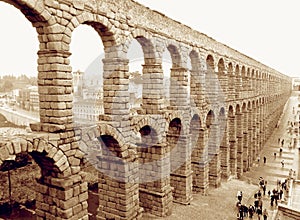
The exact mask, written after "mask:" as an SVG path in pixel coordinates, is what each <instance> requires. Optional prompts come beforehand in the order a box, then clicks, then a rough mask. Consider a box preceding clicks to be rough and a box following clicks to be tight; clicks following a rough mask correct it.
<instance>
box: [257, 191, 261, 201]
mask: <svg viewBox="0 0 300 220" xmlns="http://www.w3.org/2000/svg"><path fill="white" fill-rule="evenodd" d="M257 197H258V199H260V198H261V192H260V190H258V192H257Z"/></svg>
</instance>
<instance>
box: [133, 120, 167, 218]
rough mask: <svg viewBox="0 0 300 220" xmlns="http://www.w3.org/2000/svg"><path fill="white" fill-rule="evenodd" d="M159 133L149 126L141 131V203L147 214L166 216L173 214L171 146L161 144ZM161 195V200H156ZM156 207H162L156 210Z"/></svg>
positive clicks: (139, 151) (145, 126)
mask: <svg viewBox="0 0 300 220" xmlns="http://www.w3.org/2000/svg"><path fill="white" fill-rule="evenodd" d="M158 132H159V131H157V130H155V129H154V128H153V127H151V126H149V125H147V124H146V125H144V126H143V127H141V128H140V129H139V133H140V135H141V143H137V152H138V155H139V157H138V161H139V201H140V205H141V207H143V208H144V210H145V212H149V213H152V214H155V215H158V216H166V215H168V214H170V212H171V204H170V203H166V201H167V200H168V198H169V197H170V196H171V197H172V190H171V187H170V173H171V171H170V156H168V153H169V146H167V144H165V143H162V142H159V140H160V138H159V137H158V135H159V133H158ZM158 193H160V195H161V196H160V200H157V199H155V198H156V196H157V194H158ZM155 207H160V208H159V209H156V208H155Z"/></svg>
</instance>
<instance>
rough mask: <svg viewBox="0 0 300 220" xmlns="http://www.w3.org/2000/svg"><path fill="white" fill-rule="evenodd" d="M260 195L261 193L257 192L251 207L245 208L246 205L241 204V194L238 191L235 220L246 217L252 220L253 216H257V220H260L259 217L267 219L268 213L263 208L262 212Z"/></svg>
mask: <svg viewBox="0 0 300 220" xmlns="http://www.w3.org/2000/svg"><path fill="white" fill-rule="evenodd" d="M261 196H262V194H261V191H260V190H259V191H258V192H257V193H255V194H254V197H255V201H254V204H253V205H251V204H250V205H249V206H247V205H246V204H242V199H243V192H242V191H238V193H237V199H238V201H237V204H236V206H237V209H238V212H237V219H238V220H242V219H244V218H246V217H249V219H253V216H254V214H257V217H258V219H261V216H263V219H264V220H267V219H268V215H269V214H268V211H267V209H266V208H265V209H264V210H263V201H262V198H261Z"/></svg>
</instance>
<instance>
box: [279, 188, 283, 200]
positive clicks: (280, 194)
mask: <svg viewBox="0 0 300 220" xmlns="http://www.w3.org/2000/svg"><path fill="white" fill-rule="evenodd" d="M282 194H283V190H282V189H280V190H279V199H280V200H281V199H282Z"/></svg>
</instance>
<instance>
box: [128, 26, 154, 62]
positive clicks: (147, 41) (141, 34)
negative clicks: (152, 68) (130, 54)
mask: <svg viewBox="0 0 300 220" xmlns="http://www.w3.org/2000/svg"><path fill="white" fill-rule="evenodd" d="M133 39H135V40H137V41H138V42H139V44H140V45H141V47H142V50H143V53H144V60H145V65H147V64H155V63H156V59H157V57H156V55H155V46H154V41H153V37H152V36H151V34H150V33H148V32H147V31H145V30H143V29H134V30H133V32H132V34H131V35H129V37H128V38H127V40H126V44H127V45H128V46H127V47H129V44H130V43H131V41H132V40H133Z"/></svg>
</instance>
